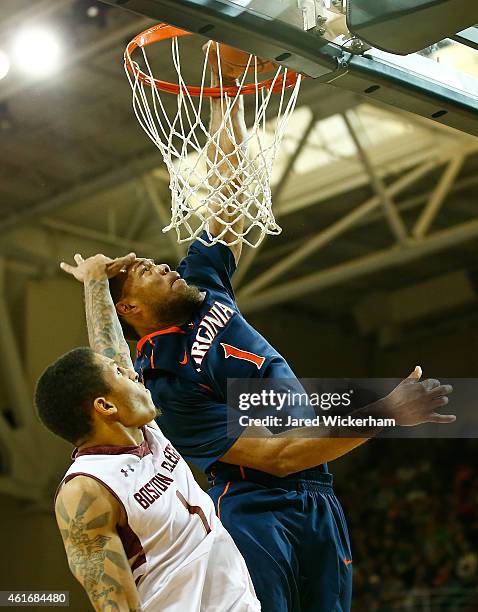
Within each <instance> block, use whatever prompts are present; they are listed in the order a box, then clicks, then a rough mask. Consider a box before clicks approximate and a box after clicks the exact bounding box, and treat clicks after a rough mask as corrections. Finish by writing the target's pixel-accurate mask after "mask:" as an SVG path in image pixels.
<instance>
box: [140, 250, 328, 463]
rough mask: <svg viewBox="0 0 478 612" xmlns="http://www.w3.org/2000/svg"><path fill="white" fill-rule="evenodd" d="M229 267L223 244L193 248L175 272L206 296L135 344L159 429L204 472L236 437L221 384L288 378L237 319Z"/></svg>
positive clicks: (279, 360)
mask: <svg viewBox="0 0 478 612" xmlns="http://www.w3.org/2000/svg"><path fill="white" fill-rule="evenodd" d="M235 268H236V265H235V261H234V256H233V254H232V252H231V250H230V249H229V248H228V247H227V246H225V245H221V244H215V245H213V246H210V247H207V246H205V245H203V244H201V243H200V242H198V241H196V242H194V243H193V244H192V245H191V246H190V248H189V250H188V254H187V256H186V257H185V258H184V259H183V260H182V261H181V262H180V264H179V266H178V268H177V271H178V272H179V274H180V275H181V276H182V277H183V278H184V279H185V280H186V281H187V283H188V284H189V285H195V286H196V287H198V288H199V289H201V290H202V291H205V292H206V297H205V299H204V301H203V303H202V305H201V307H200V309H199V310H198V312H197V313H196V316H195V317H194V319H193V320H192V321H191V322H190V323H189V324H186V325H182V326H179V327H177V326H175V327H170V328H167V329H162V330H160V331H157V332H155V333H152V334H149V335H148V336H145V337H144V338H142V339H141V340H140V341H139V343H138V346H137V357H136V361H135V369H136V371H137V372H138V373H139V374H140V376H142V378H143V380H144V383H145V385H146V386H147V388H148V389H149V390H150V391H151V394H152V397H153V400H154V402H155V404H156V406H158V407H159V408H160V409H161V411H162V415H161V416H160V417H159V420H158V423H159V425H160V427H161V430H162V431H163V432H164V435H165V436H166V437H168V438H170V439H171V440H172V441H173V443H174V445H175V447H176V448H177V449H178V450H179V451H180V453H181V454H182V455H183V456H184V457H185V458H186V459H188V460H189V461H192V462H193V463H195V464H196V465H197V466H198V467H200V468H201V469H203V470H204V471H206V472H207V471H208V470H209V468H210V467H211V466H212V464H213V463H215V462H216V461H218V460H219V459H220V458H221V457H222V456H223V455H224V454H225V453H226V451H227V450H228V449H229V448H230V447H231V446H232V445H233V444H234V442H235V441H236V439H237V438H238V437H239V436H240V435H241V433H242V431H243V429H241V428H240V427H239V425H238V423H237V418H234V417H231V411H230V410H228V408H227V403H226V402H227V380H228V378H235V379H237V378H274V379H295V375H294V373H293V371H292V370H291V368H290V367H289V365H288V363H287V362H286V360H285V359H284V358H283V357H282V355H280V354H279V353H278V352H277V351H276V350H275V349H274V348H273V347H272V346H271V345H270V344H269V342H267V340H266V339H265V338H264V337H263V336H262V335H261V334H260V333H259V332H258V331H257V330H256V329H254V328H253V327H252V326H251V325H250V324H249V323H248V322H247V321H246V319H245V318H244V317H243V316H242V314H241V313H240V311H239V308H238V306H237V304H236V301H235V297H234V291H233V288H232V284H231V277H232V275H233V273H234V271H235ZM309 416H314V414H313V411H312V414H311V415H309ZM228 420H229V422H228ZM322 469H323V470H324V471H327V466H325V465H324V466H323V468H322Z"/></svg>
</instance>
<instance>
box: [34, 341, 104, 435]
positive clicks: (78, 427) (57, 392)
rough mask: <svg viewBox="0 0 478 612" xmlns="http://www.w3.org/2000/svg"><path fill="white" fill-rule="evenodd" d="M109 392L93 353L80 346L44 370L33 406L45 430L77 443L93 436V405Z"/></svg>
mask: <svg viewBox="0 0 478 612" xmlns="http://www.w3.org/2000/svg"><path fill="white" fill-rule="evenodd" d="M109 391H110V387H109V385H108V384H107V383H106V381H105V379H104V375H103V368H102V366H101V363H98V361H97V360H96V359H95V353H94V352H93V351H92V350H91V349H90V348H87V347H80V348H76V349H73V350H72V351H70V352H69V353H66V354H65V355H62V356H61V357H60V358H59V359H57V361H55V362H54V363H52V364H51V365H50V366H48V368H46V370H45V371H44V372H43V374H42V375H41V376H40V378H39V379H38V382H37V386H36V389H35V406H36V409H37V412H38V416H39V417H40V420H41V422H42V423H43V424H44V425H45V427H47V428H48V429H49V430H50V431H52V432H53V433H54V434H56V435H57V436H60V437H61V438H64V439H65V440H68V442H71V443H72V444H77V443H79V442H81V441H83V440H84V439H85V438H86V439H87V438H88V437H89V436H91V435H92V433H93V421H92V409H93V402H94V400H95V399H96V398H97V397H101V396H102V395H107V394H108V393H109Z"/></svg>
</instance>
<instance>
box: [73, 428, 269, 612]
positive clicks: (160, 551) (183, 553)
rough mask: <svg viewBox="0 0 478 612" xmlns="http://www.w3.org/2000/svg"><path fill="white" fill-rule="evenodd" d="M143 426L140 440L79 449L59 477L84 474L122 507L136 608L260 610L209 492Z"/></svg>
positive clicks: (121, 533) (120, 531) (164, 611)
mask: <svg viewBox="0 0 478 612" xmlns="http://www.w3.org/2000/svg"><path fill="white" fill-rule="evenodd" d="M143 431H144V437H145V439H144V442H143V444H141V445H140V446H133V447H115V446H111V447H94V448H87V449H85V450H84V451H81V452H78V453H77V454H76V456H75V460H74V463H73V464H72V465H71V467H70V469H69V470H68V471H67V472H66V474H65V477H64V479H63V481H62V482H66V481H68V480H70V479H71V478H74V477H75V476H78V475H84V476H90V477H92V478H94V479H95V480H97V481H98V482H100V483H101V484H103V485H104V486H105V487H106V488H107V489H108V490H109V491H110V492H111V493H112V494H113V495H114V496H115V497H116V498H117V499H118V501H119V502H120V503H121V505H122V506H123V508H124V511H125V514H126V517H127V523H128V524H127V526H126V527H123V528H121V527H118V534H119V536H120V538H121V540H122V542H123V547H124V549H125V552H126V555H127V557H128V559H129V560H130V566H131V570H132V572H133V578H134V579H135V582H136V585H137V588H138V592H139V595H140V598H141V602H142V610H144V611H155V612H156V611H157V612H185V611H186V610H187V611H188V612H196V611H197V612H256V611H258V610H260V604H259V602H258V600H257V599H256V596H255V592H254V587H253V586H252V582H251V579H250V576H249V572H248V570H247V567H246V564H245V562H244V559H243V558H242V555H241V553H240V552H239V550H238V549H237V547H236V545H235V544H234V541H233V540H232V538H231V536H230V535H229V533H228V532H227V531H226V530H225V529H224V527H223V526H222V523H221V521H220V520H219V519H218V518H217V516H216V513H215V511H214V504H213V502H212V500H211V498H210V497H209V495H207V494H206V493H205V492H204V491H203V490H202V489H201V487H200V486H199V485H198V484H197V482H196V481H195V480H194V476H193V475H192V473H191V470H190V469H189V467H188V465H187V463H186V462H185V461H184V459H183V458H182V457H181V456H180V455H179V453H178V452H177V451H176V450H175V449H174V448H173V446H172V445H171V443H170V442H169V441H168V440H167V439H166V438H165V437H164V436H163V434H162V433H161V432H160V431H158V430H157V429H154V428H153V427H149V426H146V427H145V428H144V430H143Z"/></svg>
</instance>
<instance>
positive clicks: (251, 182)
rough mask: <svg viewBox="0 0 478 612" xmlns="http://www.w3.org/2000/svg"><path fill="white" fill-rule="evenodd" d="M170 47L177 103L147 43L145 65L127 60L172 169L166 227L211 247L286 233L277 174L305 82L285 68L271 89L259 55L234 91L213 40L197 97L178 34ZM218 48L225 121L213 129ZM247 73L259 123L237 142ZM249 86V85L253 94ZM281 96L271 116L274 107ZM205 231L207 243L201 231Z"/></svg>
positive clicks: (139, 104) (137, 106)
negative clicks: (211, 92) (274, 185)
mask: <svg viewBox="0 0 478 612" xmlns="http://www.w3.org/2000/svg"><path fill="white" fill-rule="evenodd" d="M163 44H164V43H163ZM166 44H167V43H166ZM170 44H171V53H172V61H173V66H174V70H175V73H176V75H177V83H178V85H179V92H178V93H177V95H175V97H176V103H175V104H174V105H171V98H172V97H173V96H172V94H171V93H166V92H164V91H161V90H160V89H159V88H158V87H157V86H155V84H154V83H155V81H154V79H155V77H154V75H153V71H152V69H151V65H150V62H149V60H148V56H147V49H146V47H145V46H144V47H141V48H140V49H139V50H138V53H140V52H142V55H143V57H142V65H141V68H140V66H139V64H138V63H137V61H134V62H132V66H130V67H128V65H126V74H127V75H128V79H129V81H130V84H131V87H132V91H133V109H134V112H135V114H136V117H137V118H138V121H139V123H140V124H141V127H142V128H143V130H144V131H145V132H146V134H147V135H148V136H149V138H150V139H151V140H152V141H153V143H154V144H155V145H156V147H157V148H158V149H159V150H160V152H161V154H162V156H163V159H164V162H165V164H166V166H167V169H168V171H169V174H170V183H169V187H170V190H171V195H172V198H171V223H170V224H169V225H168V226H167V227H165V228H164V229H163V232H167V231H170V230H173V229H174V230H175V231H176V233H177V239H178V242H189V241H191V240H195V239H198V240H200V241H201V242H203V243H204V244H208V245H210V244H215V243H222V244H227V245H232V244H236V243H239V242H244V243H246V244H248V245H250V246H252V247H256V246H258V244H259V243H260V242H261V241H262V240H263V238H264V236H265V235H266V234H279V233H280V232H281V228H280V227H279V225H278V224H277V223H276V221H275V218H274V214H273V212H272V194H271V174H272V167H273V163H274V158H275V156H276V154H277V152H278V149H279V147H280V144H281V140H282V137H283V135H284V132H285V129H286V126H287V121H288V119H289V117H290V116H291V114H292V112H293V110H294V107H295V104H296V101H297V96H298V93H299V88H300V80H301V79H300V77H299V78H297V79H291V78H290V75H291V74H294V73H291V72H290V71H289V75H288V70H287V68H285V67H282V66H278V67H277V70H276V72H275V74H274V76H273V77H272V78H269V79H268V80H267V86H264V85H263V83H261V80H260V77H261V76H262V75H260V74H259V73H258V66H259V65H260V63H259V62H258V58H257V57H255V56H253V55H250V56H249V59H248V64H247V68H246V70H245V71H244V74H243V75H242V76H241V78H240V79H238V80H237V92H235V93H233V94H231V92H230V91H229V93H228V92H227V87H225V86H224V87H223V79H222V76H221V72H220V71H221V57H220V53H219V47H218V45H216V44H213V43H212V42H209V44H208V45H207V49H206V50H205V57H204V65H203V69H202V75H201V83H200V86H199V95H197V96H193V95H191V93H190V91H189V90H188V86H187V84H186V82H185V80H184V78H183V74H182V71H181V55H180V43H179V40H178V37H173V38H171V40H170ZM211 53H217V65H218V67H219V76H218V78H219V90H218V92H217V97H216V98H214V101H213V102H212V103H213V104H217V105H220V109H221V115H220V116H221V124H220V125H219V126H215V127H217V129H215V131H214V133H211V131H210V128H209V117H210V104H211V102H210V101H209V99H208V97H207V95H205V94H204V90H205V89H207V87H208V85H207V80H208V79H209V75H210V64H209V55H210V54H211ZM131 61H132V60H131ZM143 66H144V67H143ZM131 68H133V69H131ZM140 75H143V77H144V76H146V78H140ZM288 76H289V78H288ZM246 78H247V79H249V80H251V79H253V90H252V92H251V93H250V94H249V95H248V96H247V101H248V104H249V106H250V107H251V108H250V110H252V113H251V114H252V115H253V122H252V125H250V127H249V129H248V131H247V135H245V137H241V138H240V139H238V137H237V134H236V132H235V130H234V129H233V120H232V116H233V113H234V112H235V109H237V106H238V104H240V103H242V100H241V98H245V97H246V96H243V93H244V88H245V87H246ZM250 86H251V83H248V85H247V88H248V89H249V91H251V87H250ZM275 95H277V98H276V99H275V102H274V105H273V106H274V108H273V114H272V113H271V112H268V111H269V109H270V107H271V106H272V105H270V101H271V98H272V96H275ZM165 96H166V97H167V98H168V99H165ZM248 108H249V107H248ZM223 131H225V133H226V134H227V139H228V141H229V143H231V144H232V147H228V152H225V151H223V150H222V149H221V146H220V134H221V132H223ZM238 140H239V141H238ZM211 152H212V153H211ZM238 216H242V218H243V219H244V224H243V225H242V224H241V226H240V227H238V226H239V224H238V223H237V222H236V221H237V219H238ZM211 221H214V227H215V232H214V235H212V234H211V231H210V228H211V227H212V223H211ZM204 231H206V235H207V240H204V238H203V237H202V236H201V235H202V234H203V232H204Z"/></svg>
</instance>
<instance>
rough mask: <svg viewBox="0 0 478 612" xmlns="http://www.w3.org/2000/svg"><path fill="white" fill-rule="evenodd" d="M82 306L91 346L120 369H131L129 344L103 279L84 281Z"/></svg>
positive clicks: (106, 283)
mask: <svg viewBox="0 0 478 612" xmlns="http://www.w3.org/2000/svg"><path fill="white" fill-rule="evenodd" d="M85 308H86V323H87V326H88V338H89V341H90V346H91V348H92V349H93V350H94V351H96V352H97V353H100V354H101V355H104V356H105V357H109V358H110V359H113V360H114V361H116V363H117V364H118V365H120V366H122V367H124V368H132V367H133V362H132V361H131V355H130V352H129V346H128V343H127V342H126V340H125V338H124V335H123V330H122V329H121V325H120V322H119V319H118V314H117V313H116V309H115V305H114V304H113V300H112V299H111V295H110V289H109V284H108V281H107V280H106V279H104V280H90V281H88V282H87V283H86V284H85Z"/></svg>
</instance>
